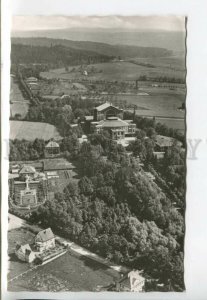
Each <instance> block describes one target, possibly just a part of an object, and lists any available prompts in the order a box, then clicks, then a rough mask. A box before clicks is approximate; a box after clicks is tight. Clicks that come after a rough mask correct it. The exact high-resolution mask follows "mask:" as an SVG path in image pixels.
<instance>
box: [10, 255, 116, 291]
mask: <svg viewBox="0 0 207 300" xmlns="http://www.w3.org/2000/svg"><path fill="white" fill-rule="evenodd" d="M119 276H120V275H119V273H118V272H116V271H114V270H112V269H110V268H109V267H107V266H105V265H103V264H101V263H99V262H96V261H94V260H92V259H90V258H88V257H86V256H83V255H79V254H76V253H74V252H72V251H69V252H67V253H66V254H65V255H63V256H61V257H59V258H57V259H55V260H53V261H52V262H50V263H48V264H46V265H44V266H40V267H38V268H37V269H36V270H33V271H31V272H29V273H27V274H26V275H23V276H22V277H19V278H18V279H16V280H14V281H13V282H12V283H10V284H9V285H8V290H9V291H48V292H53V291H57V292H58V291H59V292H60V291H95V289H96V288H97V287H98V286H99V285H102V286H107V285H109V284H110V283H112V282H114V279H115V278H119Z"/></svg>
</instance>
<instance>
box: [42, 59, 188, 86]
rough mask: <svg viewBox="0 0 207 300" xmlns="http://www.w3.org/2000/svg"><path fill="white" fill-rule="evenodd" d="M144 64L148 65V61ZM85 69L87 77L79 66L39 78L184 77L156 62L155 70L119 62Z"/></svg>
mask: <svg viewBox="0 0 207 300" xmlns="http://www.w3.org/2000/svg"><path fill="white" fill-rule="evenodd" d="M152 61H153V60H152ZM138 62H139V61H138ZM140 62H141V61H140ZM142 62H143V60H142ZM146 62H147V63H148V61H146ZM92 68H94V71H93V72H91V71H90V70H91V69H92ZM85 69H86V70H87V71H88V76H87V77H86V76H84V75H83V74H82V73H81V72H80V67H79V66H76V67H70V68H69V72H66V71H65V69H56V70H51V71H50V72H42V73H41V76H42V77H43V78H47V79H51V78H63V79H69V80H74V79H79V80H80V79H84V78H85V79H88V80H93V81H94V80H106V81H115V80H118V81H125V80H135V79H138V78H139V76H141V75H146V76H148V77H158V76H168V77H177V78H184V76H185V72H184V70H182V69H175V68H172V67H171V64H170V63H168V64H166V63H165V62H164V63H160V62H157V64H156V66H155V68H150V67H146V66H141V65H137V64H135V63H132V62H129V61H119V62H108V63H99V64H93V65H88V66H85Z"/></svg>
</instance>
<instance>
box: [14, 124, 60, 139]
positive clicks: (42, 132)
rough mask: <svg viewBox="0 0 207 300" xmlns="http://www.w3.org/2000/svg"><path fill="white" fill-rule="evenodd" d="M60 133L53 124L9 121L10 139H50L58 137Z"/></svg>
mask: <svg viewBox="0 0 207 300" xmlns="http://www.w3.org/2000/svg"><path fill="white" fill-rule="evenodd" d="M59 137H60V135H59V133H58V131H57V129H56V127H55V126H53V125H51V124H48V123H41V122H27V121H10V139H11V140H14V139H19V140H21V139H25V140H28V141H33V140H35V139H36V138H38V139H43V140H46V141H47V140H50V139H51V138H54V139H56V138H59Z"/></svg>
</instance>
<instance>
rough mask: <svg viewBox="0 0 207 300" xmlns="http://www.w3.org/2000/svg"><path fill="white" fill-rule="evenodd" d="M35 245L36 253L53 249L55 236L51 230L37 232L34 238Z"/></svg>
mask: <svg viewBox="0 0 207 300" xmlns="http://www.w3.org/2000/svg"><path fill="white" fill-rule="evenodd" d="M35 245H36V248H37V250H38V251H40V252H42V251H45V250H48V249H50V248H54V247H55V236H54V234H53V232H52V230H51V228H47V229H44V230H41V231H40V232H38V234H37V235H36V237H35Z"/></svg>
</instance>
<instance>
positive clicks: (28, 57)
mask: <svg viewBox="0 0 207 300" xmlns="http://www.w3.org/2000/svg"><path fill="white" fill-rule="evenodd" d="M25 41H26V40H25ZM27 42H28V43H27ZM27 42H26V43H18V44H14V43H13V44H12V47H11V62H12V64H30V63H36V64H37V63H42V64H47V65H49V66H50V67H51V68H58V67H63V66H67V65H76V64H89V63H100V62H108V61H111V60H112V59H113V58H114V57H113V56H108V55H104V54H101V53H97V52H94V51H88V50H84V49H74V48H70V47H66V46H63V45H58V44H56V45H55V44H51V45H50V46H48V45H47V46H43V45H38V43H32V42H31V43H30V42H29V41H27ZM34 44H35V45H34ZM40 44H41V43H40ZM42 44H43V43H42ZM45 44H47V43H45Z"/></svg>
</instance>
